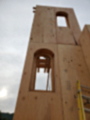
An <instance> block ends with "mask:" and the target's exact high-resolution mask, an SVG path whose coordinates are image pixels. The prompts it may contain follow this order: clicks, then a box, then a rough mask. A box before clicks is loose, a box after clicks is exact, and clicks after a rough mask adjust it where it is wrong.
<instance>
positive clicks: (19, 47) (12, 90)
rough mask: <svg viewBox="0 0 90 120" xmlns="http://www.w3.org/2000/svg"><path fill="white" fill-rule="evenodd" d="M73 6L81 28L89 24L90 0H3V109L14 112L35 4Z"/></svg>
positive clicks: (0, 20) (0, 92) (0, 88)
mask: <svg viewBox="0 0 90 120" xmlns="http://www.w3.org/2000/svg"><path fill="white" fill-rule="evenodd" d="M36 5H47V6H56V7H71V8H73V9H74V11H75V14H76V16H77V19H78V22H79V25H80V28H81V30H82V29H83V27H84V25H85V24H90V0H0V110H1V111H2V112H10V113H12V112H14V110H15V104H16V99H17V95H18V90H19V85H20V81H21V75H22V70H23V66H24V61H25V56H26V51H27V46H28V41H29V36H30V31H31V26H32V21H33V16H34V14H33V12H32V11H33V9H32V8H33V7H34V6H36Z"/></svg>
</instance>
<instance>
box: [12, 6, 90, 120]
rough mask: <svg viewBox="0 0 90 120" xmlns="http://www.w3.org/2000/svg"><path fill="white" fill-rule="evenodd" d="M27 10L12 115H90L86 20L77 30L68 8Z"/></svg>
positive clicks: (66, 118) (81, 119)
mask: <svg viewBox="0 0 90 120" xmlns="http://www.w3.org/2000/svg"><path fill="white" fill-rule="evenodd" d="M33 10H34V20H33V24H32V30H31V34H30V39H29V44H28V48H27V55H26V60H25V65H24V69H23V73H22V79H21V84H20V89H19V93H18V99H17V103H16V109H15V114H14V118H13V120H90V25H85V26H84V29H83V31H81V30H80V27H79V24H78V21H77V18H76V16H75V13H74V10H73V9H72V8H61V7H48V6H38V5H37V6H36V7H34V8H33ZM57 17H64V18H65V21H66V27H62V26H58V25H57ZM41 71H42V74H43V77H42V79H38V75H40V74H39V73H40V72H41ZM42 82H43V83H44V84H43V85H42V84H41V83H42Z"/></svg>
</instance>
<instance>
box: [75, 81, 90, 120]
mask: <svg viewBox="0 0 90 120" xmlns="http://www.w3.org/2000/svg"><path fill="white" fill-rule="evenodd" d="M81 87H83V88H86V89H90V88H89V87H86V86H83V85H81V86H80V81H79V80H78V81H77V88H78V92H77V96H78V97H77V99H78V109H79V117H80V120H86V117H85V112H88V113H90V109H88V108H84V105H83V99H86V100H87V103H86V104H90V102H89V101H90V97H88V96H85V95H82V92H81ZM82 98H83V99H82Z"/></svg>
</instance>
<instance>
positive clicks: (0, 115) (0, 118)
mask: <svg viewBox="0 0 90 120" xmlns="http://www.w3.org/2000/svg"><path fill="white" fill-rule="evenodd" d="M0 120H2V113H1V111H0Z"/></svg>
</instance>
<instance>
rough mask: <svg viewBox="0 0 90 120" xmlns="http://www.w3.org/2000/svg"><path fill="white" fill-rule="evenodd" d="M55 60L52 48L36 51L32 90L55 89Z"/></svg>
mask: <svg viewBox="0 0 90 120" xmlns="http://www.w3.org/2000/svg"><path fill="white" fill-rule="evenodd" d="M53 61H54V54H53V53H52V52H51V51H50V50H47V49H41V50H38V51H37V52H36V53H35V55H34V63H33V71H32V77H31V83H30V90H40V91H54V72H53V71H54V70H53V65H54V63H53Z"/></svg>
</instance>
